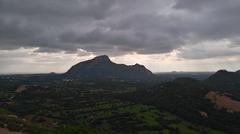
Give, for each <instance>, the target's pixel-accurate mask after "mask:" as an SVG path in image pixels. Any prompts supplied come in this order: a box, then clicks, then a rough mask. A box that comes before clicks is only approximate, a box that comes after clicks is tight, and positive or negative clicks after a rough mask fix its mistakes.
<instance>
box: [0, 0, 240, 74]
mask: <svg viewBox="0 0 240 134" xmlns="http://www.w3.org/2000/svg"><path fill="white" fill-rule="evenodd" d="M239 13H240V1H239V0H227V1H226V0H0V73H1V74H7V73H48V72H57V73H62V72H65V71H67V70H68V69H69V68H70V67H71V66H72V65H74V64H76V63H78V62H81V61H84V60H88V59H91V58H93V57H95V56H98V55H109V56H110V58H111V60H112V61H114V62H116V63H124V64H127V65H132V64H135V63H139V64H143V65H145V66H146V67H147V68H148V69H150V70H151V71H153V72H170V71H217V70H219V69H227V70H230V71H236V70H239V69H240V44H239V43H240V26H239V25H240V15H239Z"/></svg>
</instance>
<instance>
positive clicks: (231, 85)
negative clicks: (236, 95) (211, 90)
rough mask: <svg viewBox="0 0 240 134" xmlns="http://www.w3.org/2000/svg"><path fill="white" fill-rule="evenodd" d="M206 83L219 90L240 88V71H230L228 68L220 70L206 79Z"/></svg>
mask: <svg viewBox="0 0 240 134" xmlns="http://www.w3.org/2000/svg"><path fill="white" fill-rule="evenodd" d="M205 83H206V84H208V85H211V86H213V87H215V88H218V89H219V90H230V89H238V90H240V71H237V72H229V71H227V70H219V71H217V72H216V73H215V74H213V75H211V76H210V77H209V78H208V79H206V80H205Z"/></svg>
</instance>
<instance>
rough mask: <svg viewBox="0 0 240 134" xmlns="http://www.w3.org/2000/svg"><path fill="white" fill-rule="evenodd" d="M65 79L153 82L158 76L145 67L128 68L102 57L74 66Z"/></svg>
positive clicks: (132, 66)
mask: <svg viewBox="0 0 240 134" xmlns="http://www.w3.org/2000/svg"><path fill="white" fill-rule="evenodd" d="M64 77H65V78H71V79H83V80H106V79H111V80H115V79H117V80H134V81H143V80H144V81H145V80H153V79H154V78H155V77H156V76H155V75H154V74H153V73H152V72H151V71H149V70H148V69H146V68H145V67H144V66H143V65H139V64H135V65H131V66H127V65H124V64H116V63H114V62H112V61H111V60H110V59H109V57H108V56H106V55H102V56H98V57H95V58H93V59H91V60H87V61H84V62H80V63H78V64H76V65H74V66H72V67H71V68H70V69H69V70H68V71H67V72H66V73H65V74H64Z"/></svg>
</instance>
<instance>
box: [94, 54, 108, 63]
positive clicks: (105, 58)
mask: <svg viewBox="0 0 240 134" xmlns="http://www.w3.org/2000/svg"><path fill="white" fill-rule="evenodd" d="M92 61H94V62H101V63H109V62H111V60H110V58H109V57H108V56H107V55H100V56H97V57H95V58H93V59H92Z"/></svg>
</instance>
